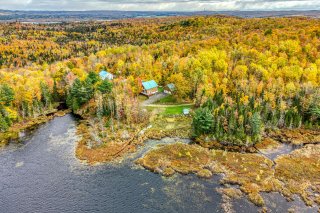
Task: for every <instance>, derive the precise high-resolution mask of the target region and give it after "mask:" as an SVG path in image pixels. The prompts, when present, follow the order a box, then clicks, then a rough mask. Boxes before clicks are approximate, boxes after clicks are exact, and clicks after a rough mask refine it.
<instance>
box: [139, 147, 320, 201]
mask: <svg viewBox="0 0 320 213" xmlns="http://www.w3.org/2000/svg"><path fill="white" fill-rule="evenodd" d="M319 146H320V145H314V146H311V145H310V146H308V147H306V148H303V149H302V150H297V151H295V152H293V153H292V154H291V155H285V156H283V157H280V158H278V159H277V160H276V162H277V164H276V167H275V169H274V163H273V161H271V160H269V159H268V158H266V157H264V156H262V155H260V154H251V153H237V152H229V151H223V150H208V149H206V148H203V147H201V146H198V145H186V144H181V143H177V144H171V145H166V146H162V147H160V148H157V149H155V150H152V151H150V152H149V153H147V154H146V155H145V156H144V157H143V158H140V159H138V160H137V163H138V164H140V165H142V166H143V167H145V168H147V169H149V170H151V171H153V172H157V173H160V174H164V173H166V171H168V170H169V171H170V175H172V174H173V171H174V172H178V173H182V174H189V173H193V174H196V175H198V176H199V177H205V178H209V177H211V176H212V174H217V173H223V174H224V178H223V180H222V183H223V184H236V185H239V186H240V189H241V191H242V192H244V193H245V194H247V196H248V198H249V200H251V201H252V202H253V203H255V204H256V205H258V206H264V200H263V198H262V196H261V194H260V192H279V193H281V194H283V195H285V196H286V197H288V199H290V198H291V197H292V195H293V194H299V195H300V196H301V197H302V198H303V199H304V201H305V203H306V204H308V205H312V204H313V203H314V202H319V198H318V197H317V196H316V195H317V194H319V193H320V191H319V188H320V187H319V186H320V176H319V174H320V160H319V156H320V148H319ZM311 186H318V187H313V188H311Z"/></svg>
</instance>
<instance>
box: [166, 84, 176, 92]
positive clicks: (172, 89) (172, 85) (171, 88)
mask: <svg viewBox="0 0 320 213" xmlns="http://www.w3.org/2000/svg"><path fill="white" fill-rule="evenodd" d="M167 87H168V88H169V89H170V90H171V91H174V90H175V89H176V87H175V85H174V84H173V83H171V84H168V85H167Z"/></svg>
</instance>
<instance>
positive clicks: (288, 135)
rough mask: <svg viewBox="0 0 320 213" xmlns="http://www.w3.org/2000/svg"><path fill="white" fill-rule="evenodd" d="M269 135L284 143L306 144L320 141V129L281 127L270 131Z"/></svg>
mask: <svg viewBox="0 0 320 213" xmlns="http://www.w3.org/2000/svg"><path fill="white" fill-rule="evenodd" d="M269 136H270V137H272V138H274V139H275V140H277V141H280V142H283V143H290V144H293V145H304V144H313V143H320V131H317V130H308V129H281V130H278V131H273V132H270V133H269Z"/></svg>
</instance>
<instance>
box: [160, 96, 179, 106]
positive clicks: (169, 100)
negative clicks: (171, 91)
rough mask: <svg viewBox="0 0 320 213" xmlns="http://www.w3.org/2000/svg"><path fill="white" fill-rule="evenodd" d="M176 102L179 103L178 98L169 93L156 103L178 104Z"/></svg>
mask: <svg viewBox="0 0 320 213" xmlns="http://www.w3.org/2000/svg"><path fill="white" fill-rule="evenodd" d="M176 103H177V99H176V98H175V97H173V96H172V95H168V96H166V97H164V98H162V99H160V100H159V101H157V102H156V103H155V104H176Z"/></svg>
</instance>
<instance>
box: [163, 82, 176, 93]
mask: <svg viewBox="0 0 320 213" xmlns="http://www.w3.org/2000/svg"><path fill="white" fill-rule="evenodd" d="M175 90H176V86H175V85H174V84H173V83H171V84H168V85H167V86H165V87H164V93H167V94H172V93H173V92H174V91H175Z"/></svg>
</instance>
